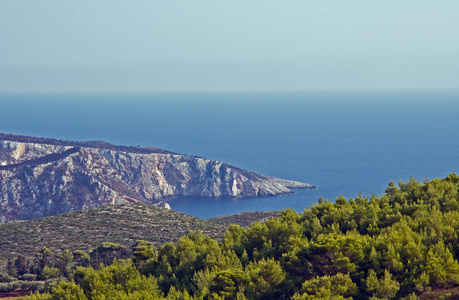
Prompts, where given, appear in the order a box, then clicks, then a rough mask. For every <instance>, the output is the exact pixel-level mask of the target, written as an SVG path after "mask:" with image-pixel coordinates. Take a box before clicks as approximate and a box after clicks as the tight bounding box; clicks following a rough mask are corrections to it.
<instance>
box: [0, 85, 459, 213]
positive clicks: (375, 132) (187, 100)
mask: <svg viewBox="0 0 459 300" xmlns="http://www.w3.org/2000/svg"><path fill="white" fill-rule="evenodd" d="M458 115H459V91H458V90H446V89H445V90H341V91H339V90H336V91H240V92H234V91H233V92H210V91H207V92H117V93H110V92H107V93H33V94H32V93H29V94H27V93H1V94H0V131H1V132H3V133H12V134H21V135H31V136H38V137H49V138H56V139H63V140H104V141H107V142H110V143H114V144H120V145H134V146H136V145H141V146H152V147H158V148H163V149H166V150H170V151H174V152H178V153H184V154H190V155H196V156H200V157H205V158H209V159H215V160H219V161H223V162H226V163H229V164H231V165H234V166H237V167H240V168H243V169H247V170H250V171H254V172H258V173H262V174H266V175H270V176H274V177H280V178H285V179H291V180H297V181H302V182H307V183H311V184H314V185H316V186H318V187H319V189H318V190H300V191H297V193H296V194H295V195H289V196H281V197H260V198H217V199H208V198H199V197H187V198H175V199H168V201H169V203H170V205H171V206H172V208H173V209H175V210H178V211H181V212H184V213H187V214H191V215H194V216H197V217H200V218H211V217H215V216H221V215H228V214H234V213H240V212H245V211H255V210H280V209H287V208H292V209H294V210H296V211H299V212H302V211H303V209H304V208H307V207H310V206H311V205H313V204H314V203H316V202H317V200H318V198H319V197H323V198H326V199H328V200H330V201H334V199H335V198H336V197H338V196H339V195H344V196H345V197H347V198H349V197H355V196H357V195H358V194H359V193H362V194H363V195H368V196H369V195H371V194H375V195H376V194H383V193H384V189H385V188H386V187H387V184H388V182H389V181H391V180H392V181H395V182H398V181H399V180H403V181H407V180H409V178H410V177H411V176H412V177H414V178H416V179H417V180H418V181H423V180H425V179H432V178H438V177H439V178H444V177H446V175H447V174H449V173H451V172H456V173H457V172H458V171H457V169H458V166H459V156H458V155H457V150H458V149H459V118H458V117H457V116H458Z"/></svg>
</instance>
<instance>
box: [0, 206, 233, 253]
mask: <svg viewBox="0 0 459 300" xmlns="http://www.w3.org/2000/svg"><path fill="white" fill-rule="evenodd" d="M225 229H226V227H225V226H224V225H219V224H216V223H212V222H209V221H205V220H202V219H198V218H195V217H192V216H189V215H186V214H182V213H179V212H176V211H173V210H168V209H164V208H158V207H154V206H151V205H143V204H135V203H127V204H121V205H107V206H102V207H99V208H93V209H85V210H80V211H75V212H69V213H64V214H60V215H56V216H51V217H47V218H40V219H35V220H31V221H20V222H14V223H8V224H0V232H1V234H0V253H1V257H0V260H2V259H3V260H4V259H6V258H12V257H15V256H17V255H18V254H25V255H28V256H33V255H35V253H36V252H37V251H38V250H39V249H40V248H41V247H43V246H46V247H48V248H50V249H51V250H53V251H54V250H65V249H67V250H85V251H88V252H90V251H91V250H92V249H94V248H96V247H98V246H100V245H101V244H102V243H104V242H114V243H119V244H122V245H131V244H133V243H134V242H135V241H136V240H148V241H150V242H152V243H153V244H155V245H156V246H159V245H162V244H164V243H166V242H176V241H177V240H178V239H179V237H180V236H183V235H186V234H188V232H189V231H190V230H191V231H198V230H201V231H202V232H203V233H205V234H207V235H209V236H211V237H213V238H217V239H221V237H222V236H223V233H224V231H225Z"/></svg>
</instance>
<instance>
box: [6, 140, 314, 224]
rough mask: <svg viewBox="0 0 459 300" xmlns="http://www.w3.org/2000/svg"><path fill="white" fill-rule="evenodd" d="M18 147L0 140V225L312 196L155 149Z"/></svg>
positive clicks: (262, 178)
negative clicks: (116, 207)
mask: <svg viewBox="0 0 459 300" xmlns="http://www.w3.org/2000/svg"><path fill="white" fill-rule="evenodd" d="M25 141H27V139H23V141H21V139H20V138H15V139H14V140H13V141H11V140H0V222H1V223H5V222H11V221H15V220H24V219H34V218H39V217H44V216H50V215H55V214H59V213H63V212H68V211H73V210H78V209H84V208H92V207H99V206H101V205H107V204H120V203H126V202H141V203H147V204H154V203H157V202H158V201H159V200H162V199H164V198H167V197H174V196H203V197H225V196H229V197H255V196H269V195H282V194H291V193H292V190H291V189H301V188H302V189H305V188H306V189H311V188H315V187H314V186H312V185H309V184H305V183H300V182H295V181H289V180H283V179H278V178H273V177H269V176H264V175H260V174H255V173H252V172H248V171H245V170H241V169H238V168H235V167H232V166H230V165H227V164H224V163H221V162H218V161H213V160H208V159H204V158H198V157H194V156H188V155H180V154H174V153H169V152H167V151H164V150H159V149H155V148H148V149H147V148H141V149H143V150H145V149H147V150H148V151H147V150H145V151H143V150H142V151H140V150H139V151H134V150H133V151H129V149H128V148H122V149H123V150H127V151H119V150H112V149H113V147H102V148H97V147H84V146H81V144H78V143H75V145H69V144H68V143H67V144H63V145H59V144H58V143H54V144H47V143H46V142H48V141H46V140H45V141H44V142H43V143H40V142H36V141H35V142H25ZM111 146H113V145H111ZM114 147H115V149H116V146H114ZM152 149H153V150H152Z"/></svg>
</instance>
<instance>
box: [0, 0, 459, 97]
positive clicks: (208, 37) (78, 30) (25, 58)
mask: <svg viewBox="0 0 459 300" xmlns="http://www.w3.org/2000/svg"><path fill="white" fill-rule="evenodd" d="M387 87H389V88H413V87H414V88H416V87H426V88H431V87H438V88H441V87H455V88H459V1H458V0H449V1H448V0H445V1H433V0H430V1H423V0H412V1H409V0H405V1H400V0H384V1H378V0H372V1H370V0H361V1H354V0H346V1H343V0H340V1H327V0H317V1H307V0H301V1H293V0H290V1H280V0H278V1H267V0H263V1H259V0H244V1H238V0H230V1H219V0H205V1H185V0H184V1H174V0H162V1H154V0H145V1H143V0H136V1H117V0H109V1H105V0H97V1H87V0H78V1H73V0H65V1H62V0H59V1H57V0H56V1H47V0H40V1H36V0H31V1H23V0H0V91H13V90H14V91H50V90H52V91H55V90H61V91H76V90H77V91H87V90H89V91H93V90H207V89H210V90H219V89H223V90H228V89H229V90H233V89H236V90H245V89H311V88H313V89H314V88H387Z"/></svg>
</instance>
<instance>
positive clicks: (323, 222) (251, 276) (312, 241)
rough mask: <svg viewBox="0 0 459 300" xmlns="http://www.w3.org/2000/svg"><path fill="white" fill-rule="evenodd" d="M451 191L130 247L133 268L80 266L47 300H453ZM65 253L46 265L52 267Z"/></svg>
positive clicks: (457, 278)
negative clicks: (99, 298)
mask: <svg viewBox="0 0 459 300" xmlns="http://www.w3.org/2000/svg"><path fill="white" fill-rule="evenodd" d="M458 191H459V177H457V176H456V175H455V174H450V175H448V177H447V178H445V179H443V180H440V179H434V180H432V181H430V182H424V183H418V182H417V181H415V180H414V179H411V180H410V181H409V182H407V183H403V182H400V183H399V185H398V187H397V186H396V185H395V184H394V183H393V182H391V183H389V186H388V188H387V189H386V193H385V194H384V195H383V196H374V195H372V196H371V197H364V196H362V195H359V196H357V197H356V198H355V199H345V198H344V197H342V196H340V197H339V198H338V199H336V201H335V203H332V202H329V201H327V200H323V199H321V200H320V201H319V203H318V204H316V205H314V206H313V207H311V208H310V209H307V210H305V211H304V213H303V214H299V213H296V212H294V211H292V210H286V211H283V212H282V213H281V214H280V215H279V217H278V218H277V219H270V220H267V221H266V222H265V223H261V222H257V223H255V224H253V225H251V226H250V227H248V228H243V227H240V226H237V225H232V226H230V227H229V228H228V229H227V231H226V235H225V237H224V238H223V240H222V241H221V242H218V241H216V240H213V239H211V238H210V237H209V236H207V235H205V234H203V233H202V232H190V233H189V234H188V235H187V236H183V237H181V238H180V240H179V241H178V243H177V244H173V243H166V244H164V245H162V246H159V247H157V248H156V247H154V246H153V244H152V243H151V242H147V241H138V242H136V243H135V244H134V245H133V246H132V247H131V252H132V254H131V258H132V262H131V260H127V261H126V262H123V263H120V262H116V260H115V264H114V265H116V266H117V267H116V268H115V267H113V265H111V266H106V267H102V268H100V269H99V270H97V271H96V270H94V269H92V268H78V269H77V271H76V272H75V273H74V275H73V276H74V280H75V283H74V282H72V281H69V282H64V283H61V284H60V285H59V286H58V287H57V288H55V289H54V292H53V293H52V296H50V297H54V298H50V299H63V297H64V295H67V294H69V293H73V294H74V295H80V294H81V295H83V294H84V296H85V297H87V298H88V299H95V298H94V297H93V296H94V295H95V294H94V293H99V294H100V295H105V297H106V299H112V298H113V295H115V293H121V294H122V295H123V296H122V297H128V296H126V295H132V296H129V297H130V298H129V299H137V298H136V297H137V296H133V295H134V293H137V291H139V293H140V291H143V289H145V290H148V289H149V290H150V291H151V292H152V293H156V294H155V295H156V296H155V297H157V298H151V299H161V298H163V297H166V299H296V300H300V299H335V300H337V299H341V300H343V299H400V298H404V299H430V298H432V295H436V296H435V297H436V298H439V297H440V296H442V297H444V299H457V298H459V263H458V257H459V207H458V201H459V193H458ZM107 249H109V250H107ZM120 249H124V251H127V248H123V247H122V246H121V245H116V244H103V245H102V246H100V247H99V248H97V249H96V250H95V251H93V253H92V255H91V263H94V262H93V260H95V259H96V258H97V257H98V259H99V260H101V259H103V256H104V255H105V254H106V253H112V252H113V251H115V252H116V251H121V250H120ZM127 252H130V251H127ZM64 254H65V253H64V252H61V254H57V255H56V256H54V258H52V259H50V260H51V261H52V260H53V259H54V260H55V264H56V266H58V265H59V261H60V260H62V258H61V256H63V255H64ZM96 254H97V255H96ZM59 255H60V256H59ZM74 257H75V256H74ZM110 257H111V256H110ZM110 262H111V259H110V260H108V261H107V263H110ZM40 263H41V265H43V262H40ZM64 265H65V264H64ZM14 266H15V271H16V272H17V273H18V274H19V273H21V272H22V274H25V273H24V272H25V271H27V270H28V269H27V268H29V269H30V264H27V263H25V262H24V261H23V259H22V258H21V259H20V258H19V257H18V258H17V259H16V260H15V262H14ZM46 268H48V267H46ZM46 268H44V269H43V270H45V269H46ZM117 268H118V269H119V270H118V269H117ZM32 269H33V268H32ZM46 270H48V269H46ZM59 270H60V273H61V274H64V275H65V272H66V271H65V270H66V269H65V268H62V267H60V269H59ZM138 270H140V272H141V273H140V272H139V271H138ZM48 272H49V270H48ZM141 274H142V275H141ZM4 277H5V276H4ZM5 278H9V277H5ZM96 279H97V280H96ZM131 279H132V280H134V279H135V282H137V284H136V285H132V284H131V283H130V280H131ZM148 280H151V282H150V281H148ZM106 282H108V283H106ZM148 282H149V283H148ZM96 283H97V284H96ZM115 283H119V284H120V287H116V286H113V284H115ZM126 286H127V287H129V286H134V287H133V288H131V289H129V288H127V287H126ZM434 292H436V293H434ZM121 294H116V295H118V296H119V295H121ZM57 295H62V298H59V297H61V296H59V297H57ZM37 297H38V296H37ZM40 297H46V296H40ZM56 297H57V298H56ZM82 297H83V296H82ZM110 297H112V298H110ZM119 297H121V296H119ZM122 297H121V298H119V299H124V298H122ZM35 299H47V298H35ZM69 299H73V298H69ZM75 299H77V298H75ZM80 299H85V298H80ZM139 299H140V298H139ZM146 299H150V298H146Z"/></svg>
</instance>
